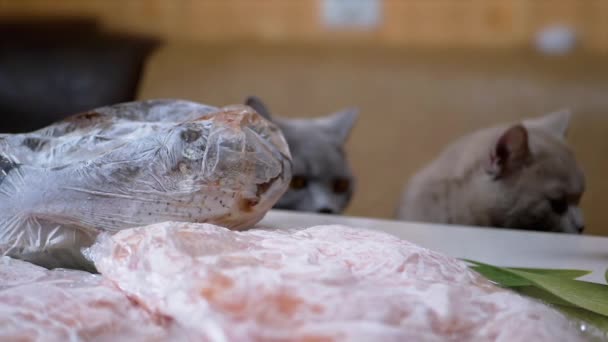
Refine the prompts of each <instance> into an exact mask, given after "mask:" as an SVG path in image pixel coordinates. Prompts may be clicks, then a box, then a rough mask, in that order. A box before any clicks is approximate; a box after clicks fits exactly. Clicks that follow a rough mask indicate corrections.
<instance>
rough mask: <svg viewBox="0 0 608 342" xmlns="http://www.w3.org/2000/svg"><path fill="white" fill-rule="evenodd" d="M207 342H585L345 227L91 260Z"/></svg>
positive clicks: (530, 307) (122, 241)
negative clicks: (578, 341) (579, 341)
mask: <svg viewBox="0 0 608 342" xmlns="http://www.w3.org/2000/svg"><path fill="white" fill-rule="evenodd" d="M88 253H90V255H91V258H92V259H93V260H95V264H96V266H97V268H98V269H99V271H100V272H101V273H102V274H103V275H104V277H107V278H108V279H110V280H112V281H113V282H114V283H115V284H117V286H119V287H120V288H121V289H122V290H123V291H124V292H125V293H127V294H128V295H129V296H130V297H132V298H136V299H137V300H138V301H140V302H141V303H145V306H146V307H148V308H150V310H152V311H153V312H156V313H159V314H162V315H165V316H166V317H169V318H170V319H171V321H172V322H175V323H176V324H177V325H178V326H180V327H181V329H182V330H183V331H187V332H188V336H192V337H193V340H199V341H577V340H583V339H584V336H582V335H581V334H580V332H579V331H578V325H577V324H573V323H572V322H570V321H569V320H568V319H566V318H565V317H564V316H563V315H562V314H561V313H559V312H557V311H555V310H553V309H551V308H550V307H547V306H545V305H543V304H540V303H537V302H534V301H532V300H530V299H528V298H524V297H521V296H519V295H518V294H516V293H514V292H511V291H510V290H507V289H502V288H499V287H497V286H495V285H493V284H492V283H490V282H489V281H488V280H486V279H485V278H483V277H481V276H480V275H478V274H477V273H475V272H473V271H471V270H470V269H469V268H468V267H467V266H466V265H465V264H464V263H463V262H461V261H459V260H456V259H453V258H450V257H447V256H444V255H441V254H439V253H435V252H433V251H430V250H427V249H424V248H421V247H419V246H416V245H414V244H412V243H409V242H407V241H404V240H401V239H399V238H397V237H394V236H391V235H388V234H385V233H381V232H375V231H369V230H363V229H354V228H350V227H345V226H317V227H311V228H307V229H302V230H258V229H256V230H249V231H246V232H235V231H229V230H227V229H224V228H221V227H217V226H213V225H209V224H204V225H201V224H189V223H171V222H167V223H161V224H155V225H152V226H148V227H142V228H135V229H129V230H124V231H121V232H119V233H117V234H115V235H113V236H110V235H107V234H104V235H102V236H100V237H99V242H98V243H96V244H95V245H93V247H91V248H90V250H89V251H88Z"/></svg>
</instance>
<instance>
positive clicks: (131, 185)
mask: <svg viewBox="0 0 608 342" xmlns="http://www.w3.org/2000/svg"><path fill="white" fill-rule="evenodd" d="M290 178H291V156H290V154H289V149H288V147H287V144H286V142H285V140H284V137H283V136H282V134H281V132H280V131H279V129H278V128H277V127H276V126H275V125H274V124H272V123H270V122H268V121H266V120H264V119H263V118H262V117H261V116H259V115H258V114H257V113H256V112H255V111H253V110H252V109H251V108H249V107H246V106H230V107H225V108H214V107H210V106H206V105H202V104H197V103H193V102H188V101H181V100H150V101H141V102H130V103H123V104H118V105H114V106H109V107H102V108H98V109H94V110H91V111H89V112H86V113H81V114H78V115H75V116H72V117H69V118H67V119H65V120H64V121H61V122H58V123H55V124H53V125H51V126H48V127H45V128H43V129H41V130H38V131H35V132H32V133H28V134H14V135H11V134H4V135H0V254H4V255H9V256H13V257H17V258H21V259H24V260H29V261H32V262H35V263H37V264H40V265H43V266H46V267H58V266H62V267H84V266H86V265H87V263H86V260H84V259H83V258H82V255H81V252H80V250H81V248H82V247H86V246H89V245H91V244H92V243H93V241H94V239H95V237H96V236H97V234H98V233H99V232H102V231H108V232H116V231H118V230H120V229H124V228H128V227H135V226H141V225H146V224H151V223H157V222H163V221H168V220H171V221H182V222H210V223H214V224H218V225H221V226H225V227H228V228H233V229H242V228H246V227H249V226H252V225H253V224H254V223H255V222H257V221H259V220H260V219H261V218H262V217H263V216H264V214H265V213H266V211H268V210H269V209H270V208H271V207H272V205H273V204H274V203H275V202H276V201H277V200H278V198H279V197H280V196H281V195H282V194H283V192H284V191H285V190H286V189H287V186H288V184H289V180H290Z"/></svg>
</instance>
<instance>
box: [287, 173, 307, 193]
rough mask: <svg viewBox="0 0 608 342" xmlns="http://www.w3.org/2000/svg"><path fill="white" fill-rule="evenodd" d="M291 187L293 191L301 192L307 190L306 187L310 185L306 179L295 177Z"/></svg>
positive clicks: (292, 179)
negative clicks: (300, 190)
mask: <svg viewBox="0 0 608 342" xmlns="http://www.w3.org/2000/svg"><path fill="white" fill-rule="evenodd" d="M289 185H290V186H291V188H292V189H295V190H299V189H303V188H305V187H306V185H308V181H307V180H306V177H302V176H293V177H292V178H291V183H290V184H289Z"/></svg>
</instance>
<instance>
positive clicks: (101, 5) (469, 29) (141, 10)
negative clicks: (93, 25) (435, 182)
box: [0, 0, 608, 52]
mask: <svg viewBox="0 0 608 342" xmlns="http://www.w3.org/2000/svg"><path fill="white" fill-rule="evenodd" d="M320 1H321V0H198V1H197V0H125V1H120V0H87V1H79V0H53V1H48V0H0V19H1V18H2V17H11V16H88V17H94V18H97V19H98V20H99V21H100V23H101V24H102V25H103V27H105V28H107V29H109V30H118V31H126V32H135V33H144V34H152V35H156V36H159V37H162V38H166V39H169V40H195V41H207V42H208V41H224V40H262V41H286V40H290V41H327V40H329V41H334V40H335V41H337V40H341V41H345V40H346V41H354V42H370V41H373V42H375V43H380V44H382V43H385V44H390V45H404V46H410V45H426V46H451V47H501V48H509V47H521V46H525V45H527V44H529V43H530V41H531V40H532V39H533V36H534V33H535V32H536V31H537V30H538V29H540V28H542V27H543V26H545V25H548V24H554V23H563V24H569V25H572V26H574V27H575V28H577V29H578V30H579V33H580V35H581V38H582V42H581V45H582V47H583V48H584V49H586V50H589V51H599V52H605V51H607V50H608V39H607V38H608V12H607V10H608V0H491V1H489V0H432V1H429V0H384V1H382V6H383V21H382V24H381V25H380V26H379V27H377V28H376V29H374V30H372V31H365V30H351V31H348V30H346V31H344V30H329V29H327V28H326V27H324V25H323V23H322V22H321V20H320V18H321V16H320V13H319V9H320Z"/></svg>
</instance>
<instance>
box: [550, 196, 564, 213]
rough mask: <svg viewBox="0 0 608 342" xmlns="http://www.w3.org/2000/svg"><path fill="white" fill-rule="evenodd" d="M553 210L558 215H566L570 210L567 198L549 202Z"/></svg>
mask: <svg viewBox="0 0 608 342" xmlns="http://www.w3.org/2000/svg"><path fill="white" fill-rule="evenodd" d="M549 203H551V209H552V210H553V212H555V213H556V214H558V215H562V214H564V213H565V212H566V211H567V210H568V201H566V199H565V198H559V199H552V200H549Z"/></svg>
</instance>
